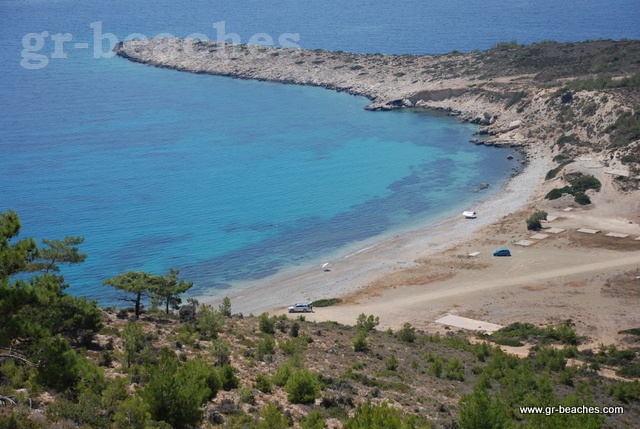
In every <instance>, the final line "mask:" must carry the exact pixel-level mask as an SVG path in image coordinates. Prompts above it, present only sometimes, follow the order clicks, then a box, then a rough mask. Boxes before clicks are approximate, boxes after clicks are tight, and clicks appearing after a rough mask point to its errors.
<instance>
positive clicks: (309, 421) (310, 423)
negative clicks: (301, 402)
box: [300, 411, 326, 429]
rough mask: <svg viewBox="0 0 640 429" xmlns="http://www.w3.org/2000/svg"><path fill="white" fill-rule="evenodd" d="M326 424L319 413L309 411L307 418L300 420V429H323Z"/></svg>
mask: <svg viewBox="0 0 640 429" xmlns="http://www.w3.org/2000/svg"><path fill="white" fill-rule="evenodd" d="M325 425H326V422H325V420H324V418H323V417H322V413H321V412H320V411H311V412H310V413H309V414H307V417H305V418H304V419H302V420H300V427H302V429H324V427H325Z"/></svg>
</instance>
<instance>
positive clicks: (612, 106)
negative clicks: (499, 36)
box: [114, 39, 640, 157]
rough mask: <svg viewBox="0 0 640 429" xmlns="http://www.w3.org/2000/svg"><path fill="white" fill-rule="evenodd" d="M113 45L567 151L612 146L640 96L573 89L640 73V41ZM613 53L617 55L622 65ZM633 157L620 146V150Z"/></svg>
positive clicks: (488, 136) (125, 53)
mask: <svg viewBox="0 0 640 429" xmlns="http://www.w3.org/2000/svg"><path fill="white" fill-rule="evenodd" d="M114 51H115V53H116V54H117V55H119V56H120V57H123V58H126V59H128V60H131V61H134V62H138V63H143V64H147V65H151V66H155V67H162V68H169V69H174V70H178V71H186V72H192V73H201V74H211V75H219V76H228V77H233V78H241V79H254V80H261V81H269V82H278V83H283V84H298V85H312V86H318V87H323V88H327V89H330V90H335V91H343V92H347V93H349V94H353V95H359V96H364V97H367V98H369V99H370V100H371V101H372V103H371V104H369V105H368V106H366V109H368V110H374V111H385V110H393V109H401V108H424V109H430V110H438V111H443V112H445V113H447V114H449V115H451V116H456V117H458V118H459V119H460V120H461V121H467V122H472V123H475V124H479V125H480V126H481V128H480V130H479V131H478V134H479V135H480V138H478V139H472V142H473V143H475V144H485V145H495V146H512V147H514V146H515V147H520V148H521V149H522V150H523V151H526V149H527V148H530V147H531V146H536V147H537V146H543V147H544V148H546V149H545V151H547V150H548V151H550V152H551V153H553V154H554V155H555V154H557V153H559V152H560V151H563V152H567V156H577V155H581V154H584V153H602V152H603V150H605V149H606V148H607V146H609V144H608V143H609V142H610V135H609V134H610V129H609V128H610V125H611V124H613V123H614V122H615V121H616V120H617V119H618V117H619V115H620V114H621V112H625V111H633V109H634V104H635V102H636V101H637V100H635V99H634V98H633V97H630V96H629V94H628V93H625V91H617V92H616V91H611V90H607V91H606V92H605V91H603V90H598V89H595V90H593V89H589V90H582V91H580V90H578V91H573V92H571V91H570V90H569V89H567V83H571V82H579V81H580V79H593V77H594V76H595V75H597V73H594V70H596V69H597V68H598V67H600V68H605V69H607V76H609V78H610V79H622V78H624V77H626V76H629V75H631V74H633V73H637V72H638V71H639V70H640V64H638V61H634V60H633V59H634V58H638V57H640V41H620V42H615V41H593V42H582V43H555V42H543V43H539V44H534V45H530V46H520V45H515V44H498V45H496V46H495V47H494V48H492V49H490V50H487V51H483V52H472V53H466V54H465V53H459V52H452V53H449V54H442V55H383V54H358V53H347V52H329V51H324V50H303V49H291V48H281V47H267V46H254V45H232V44H226V43H221V42H215V41H198V40H194V39H149V40H132V41H127V42H124V43H119V44H118V45H117V46H116V47H115V48H114ZM609 57H611V58H614V59H617V64H615V67H611V66H610V64H609V63H610V61H609V60H608V59H609ZM620 58H622V61H621V60H620ZM598 61H600V62H604V63H606V64H605V65H602V64H599V63H598ZM567 93H569V94H571V100H570V101H569V102H566V94H567ZM608 127H609V128H608ZM563 135H573V136H575V141H576V142H577V143H578V144H574V145H572V144H569V145H563V147H556V145H555V143H556V142H557V141H558V139H559V138H561V137H562V136H563ZM631 149H632V150H633V148H631ZM624 154H625V152H624V148H622V149H620V148H618V152H617V153H616V154H615V155H616V156H618V157H620V156H623V155H624Z"/></svg>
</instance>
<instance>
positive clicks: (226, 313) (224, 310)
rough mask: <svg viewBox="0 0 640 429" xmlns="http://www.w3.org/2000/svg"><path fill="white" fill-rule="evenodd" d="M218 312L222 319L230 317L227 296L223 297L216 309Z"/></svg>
mask: <svg viewBox="0 0 640 429" xmlns="http://www.w3.org/2000/svg"><path fill="white" fill-rule="evenodd" d="M218 311H219V312H220V314H222V315H223V316H224V317H231V300H230V299H229V297H228V296H225V297H224V299H223V300H222V304H220V306H219V307H218Z"/></svg>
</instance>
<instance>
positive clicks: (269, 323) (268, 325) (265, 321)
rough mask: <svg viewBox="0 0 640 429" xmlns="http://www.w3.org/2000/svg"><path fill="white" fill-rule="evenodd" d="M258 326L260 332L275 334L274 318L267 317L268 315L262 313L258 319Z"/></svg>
mask: <svg viewBox="0 0 640 429" xmlns="http://www.w3.org/2000/svg"><path fill="white" fill-rule="evenodd" d="M258 326H259V327H260V331H262V332H264V333H265V334H272V335H273V334H275V333H276V318H275V317H269V313H262V314H261V315H260V316H259V318H258Z"/></svg>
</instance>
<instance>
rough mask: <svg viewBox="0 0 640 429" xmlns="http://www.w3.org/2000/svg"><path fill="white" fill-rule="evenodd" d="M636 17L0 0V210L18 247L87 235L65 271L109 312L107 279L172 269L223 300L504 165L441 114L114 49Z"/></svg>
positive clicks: (602, 23)
mask: <svg viewBox="0 0 640 429" xmlns="http://www.w3.org/2000/svg"><path fill="white" fill-rule="evenodd" d="M638 22H640V3H639V2H638V1H637V0H611V1H609V2H607V3H606V4H604V3H602V2H601V1H595V0H580V1H573V2H558V1H552V0H537V1H531V0H513V1H509V2H505V1H496V0H484V1H475V0H465V1H462V0H452V1H447V2H443V1H431V0H400V1H394V2H388V1H382V0H362V1H357V2H343V1H337V0H323V1H317V0H302V1H301V0H295V1H294V0H280V1H271V2H265V1H257V0H245V1H243V2H237V1H230V0H217V1H214V0H192V1H189V2H182V1H178V0H154V1H149V0H104V1H100V2H88V1H79V0H0V76H1V77H2V79H1V80H0V211H2V212H4V211H7V210H9V209H12V210H15V211H16V212H18V214H19V215H20V218H21V220H22V223H23V228H22V232H21V234H20V237H21V238H23V237H34V238H36V239H37V240H38V241H40V240H42V239H44V238H49V239H58V238H64V237H66V236H83V237H84V238H85V242H84V243H83V245H82V246H81V251H82V252H85V253H87V254H88V255H89V257H88V258H87V260H86V262H85V263H83V264H81V265H78V266H63V267H62V273H63V274H64V275H65V278H66V280H67V282H68V283H69V285H70V286H69V289H68V291H69V292H70V293H72V294H74V295H78V296H80V295H81V296H87V297H89V298H90V299H97V300H99V302H100V303H101V304H112V303H113V302H114V297H115V295H114V291H113V290H112V289H110V288H108V287H103V286H102V282H103V281H104V280H105V279H107V278H109V277H112V276H115V275H117V274H120V273H123V272H126V271H130V270H144V271H148V272H151V273H154V274H162V273H165V272H167V271H168V270H169V269H170V268H177V269H179V270H180V271H181V277H182V278H185V279H187V280H191V281H193V282H194V283H195V286H194V288H193V289H192V291H191V293H192V294H194V295H206V294H219V293H227V292H230V291H232V290H233V287H234V285H237V284H238V283H239V282H243V281H246V280H252V279H260V278H263V277H265V276H268V275H270V274H274V273H276V272H278V271H279V270H282V269H286V268H291V267H300V266H305V264H313V263H317V261H321V260H322V257H323V255H327V254H331V253H333V252H336V251H339V250H340V249H343V248H346V247H356V248H357V246H358V243H361V242H363V241H365V240H371V239H375V238H376V237H384V236H385V235H389V234H393V233H396V232H398V231H406V230H408V229H411V228H412V227H415V226H416V225H428V224H429V223H431V222H437V221H438V220H439V219H442V218H443V217H444V216H448V215H450V214H451V213H457V211H462V210H464V209H469V208H473V207H474V206H475V205H476V204H478V202H479V201H482V200H484V199H487V198H489V197H490V196H491V195H492V193H495V192H499V189H500V186H501V184H503V183H505V181H506V180H508V178H509V177H510V175H512V174H514V172H516V171H517V168H518V166H519V165H520V163H519V158H518V157H519V155H518V154H517V153H514V152H513V151H512V150H509V149H496V148H486V147H477V146H475V145H473V144H470V143H468V140H469V139H470V138H471V137H472V134H473V133H474V131H475V130H476V128H475V127H474V126H472V125H469V124H462V123H459V122H458V121H457V120H456V119H455V118H451V117H448V116H445V115H438V114H436V113H430V112H423V111H410V110H406V111H393V112H369V111H365V110H364V109H363V108H364V106H365V105H367V104H368V102H369V101H368V100H366V99H365V98H362V97H354V96H350V95H347V94H344V93H336V92H332V91H327V90H324V89H321V88H311V87H301V86H293V85H282V84H274V83H264V82H254V81H246V80H234V79H230V78H224V77H214V76H204V75H194V74H189V73H181V72H176V71H171V70H165V69H157V68H152V67H148V66H144V65H141V64H134V63H131V62H128V61H126V60H123V59H121V58H118V57H113V56H112V55H111V52H110V48H111V46H112V45H113V43H115V42H116V41H122V40H125V39H127V38H136V37H137V38H140V37H157V36H163V37H167V36H178V37H199V38H208V39H210V40H214V39H217V40H226V41H234V42H242V43H259V44H273V45H283V46H284V45H286V46H294V47H301V48H304V49H326V50H341V51H353V52H363V53H389V54H390V53H396V54H425V53H432V54H433V53H446V52H449V51H453V50H457V51H462V52H469V51H472V50H476V49H487V48H489V47H491V46H492V45H494V44H496V43H498V42H504V41H512V40H516V41H517V42H519V43H532V42H538V41H543V40H556V41H584V40H589V39H601V38H604V39H621V38H634V39H638V38H640V25H638ZM508 155H514V156H515V159H513V160H508V159H507V157H508ZM482 182H487V183H490V185H491V186H490V188H489V189H487V190H484V191H481V192H478V191H477V190H478V186H479V184H480V183H482Z"/></svg>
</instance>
